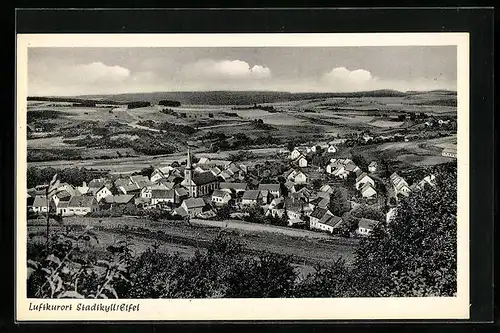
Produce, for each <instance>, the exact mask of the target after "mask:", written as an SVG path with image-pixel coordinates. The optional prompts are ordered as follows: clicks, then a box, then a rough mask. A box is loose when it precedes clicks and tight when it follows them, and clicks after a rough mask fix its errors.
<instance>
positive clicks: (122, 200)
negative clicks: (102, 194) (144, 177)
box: [103, 194, 134, 204]
mask: <svg viewBox="0 0 500 333" xmlns="http://www.w3.org/2000/svg"><path fill="white" fill-rule="evenodd" d="M133 199H134V196H133V195H132V194H123V195H110V196H107V197H106V198H104V199H103V200H104V202H106V203H109V204H112V203H114V204H128V203H129V202H131V201H132V200H133Z"/></svg>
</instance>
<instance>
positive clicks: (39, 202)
mask: <svg viewBox="0 0 500 333" xmlns="http://www.w3.org/2000/svg"><path fill="white" fill-rule="evenodd" d="M44 206H45V207H46V206H47V199H46V198H45V196H38V195H37V196H35V200H34V201H33V207H44Z"/></svg>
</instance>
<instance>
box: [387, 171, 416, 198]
mask: <svg viewBox="0 0 500 333" xmlns="http://www.w3.org/2000/svg"><path fill="white" fill-rule="evenodd" d="M389 179H390V181H391V183H392V186H393V187H394V192H395V193H396V195H397V194H401V195H404V196H406V197H407V196H408V195H410V192H411V189H410V187H409V186H408V183H407V182H406V180H404V179H403V178H402V177H401V176H400V175H398V174H397V173H396V172H394V173H393V174H392V175H391V176H390V177H389Z"/></svg>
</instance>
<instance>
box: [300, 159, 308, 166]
mask: <svg viewBox="0 0 500 333" xmlns="http://www.w3.org/2000/svg"><path fill="white" fill-rule="evenodd" d="M306 166H307V160H306V159H305V158H301V159H300V160H299V167H301V168H304V167H306Z"/></svg>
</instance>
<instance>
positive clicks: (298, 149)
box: [290, 147, 306, 160]
mask: <svg viewBox="0 0 500 333" xmlns="http://www.w3.org/2000/svg"><path fill="white" fill-rule="evenodd" d="M304 152H306V149H304V148H302V147H296V148H295V149H294V150H292V152H291V153H290V159H291V160H296V159H297V158H298V157H299V156H301V155H303V153H304Z"/></svg>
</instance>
